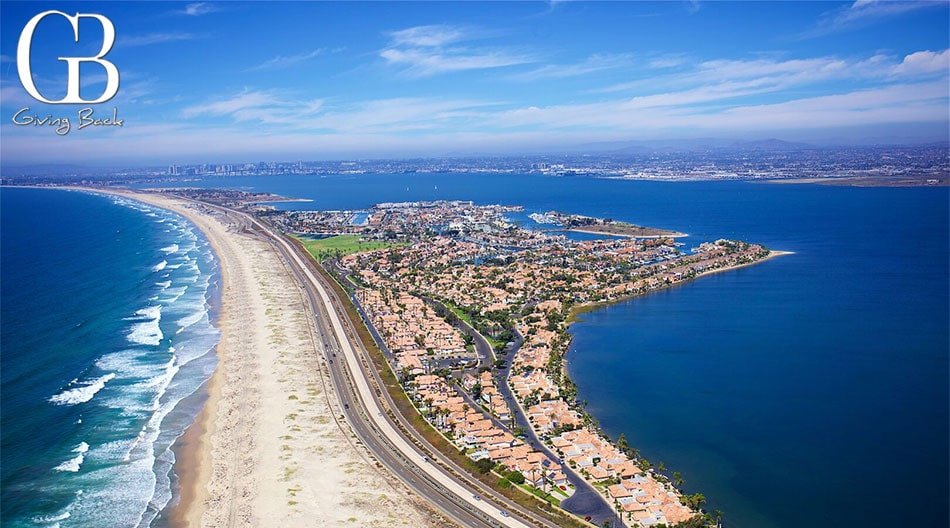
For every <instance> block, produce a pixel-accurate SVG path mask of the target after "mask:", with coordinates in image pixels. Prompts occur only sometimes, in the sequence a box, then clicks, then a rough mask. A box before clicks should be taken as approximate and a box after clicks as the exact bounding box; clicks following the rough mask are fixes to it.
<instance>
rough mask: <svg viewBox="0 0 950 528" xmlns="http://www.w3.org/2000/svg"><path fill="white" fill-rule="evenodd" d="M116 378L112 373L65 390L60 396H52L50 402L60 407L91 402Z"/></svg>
mask: <svg viewBox="0 0 950 528" xmlns="http://www.w3.org/2000/svg"><path fill="white" fill-rule="evenodd" d="M114 377H115V374H114V373H112V372H110V373H108V374H106V375H105V376H102V377H100V378H96V379H94V380H92V381H88V382H84V383H83V384H82V385H80V386H79V387H76V388H73V389H68V390H64V391H63V392H61V393H59V394H56V395H54V396H51V397H50V399H49V401H50V402H51V403H55V404H58V405H76V404H77V403H85V402H87V401H89V400H91V399H92V397H93V396H95V395H96V393H97V392H99V391H101V390H102V388H103V387H105V386H106V383H108V382H109V380H111V379H112V378H114Z"/></svg>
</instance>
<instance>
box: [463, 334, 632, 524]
mask: <svg viewBox="0 0 950 528" xmlns="http://www.w3.org/2000/svg"><path fill="white" fill-rule="evenodd" d="M515 335H516V339H515V346H514V347H512V349H511V351H510V352H508V356H507V359H508V361H507V364H506V365H505V368H503V369H499V370H498V371H497V373H496V379H495V385H496V386H497V387H498V392H500V393H501V395H502V396H503V397H504V398H505V400H506V401H507V402H508V407H509V408H511V425H512V427H514V426H516V425H517V426H520V427H521V428H522V429H523V430H524V431H525V435H526V436H527V437H528V438H527V441H528V443H529V444H531V446H532V447H534V448H535V449H537V450H539V451H541V452H543V453H544V454H546V455H547V456H549V457H550V458H551V459H553V460H560V458H559V457H558V456H557V453H555V452H554V451H552V450H551V449H549V448H548V446H547V445H545V444H544V442H542V441H541V439H540V438H539V437H538V435H537V434H536V433H535V432H534V429H533V428H532V427H531V423H530V422H529V421H528V417H527V416H526V414H525V411H524V408H522V406H521V403H520V402H519V401H518V400H517V398H516V397H515V395H514V393H513V392H512V390H511V386H510V385H509V384H508V378H509V376H510V375H511V363H512V362H513V360H514V358H515V355H516V354H517V353H518V350H519V349H520V348H521V345H522V344H523V343H524V337H523V336H522V335H521V333H520V332H518V331H517V330H515ZM476 339H478V338H476ZM561 467H562V469H563V471H564V474H565V475H566V476H567V480H568V481H570V483H571V484H573V485H574V494H573V495H571V496H570V497H568V498H567V499H565V500H564V501H562V502H561V507H562V508H564V509H565V510H567V511H569V512H571V513H573V514H574V515H577V516H580V517H585V518H586V517H590V518H591V520H592V521H593V522H594V523H597V524H601V523H603V522H604V521H610V522H611V524H612V526H618V527H619V526H624V524H623V520H622V519H621V518H620V517H619V516H618V515H617V511H616V510H615V509H614V508H613V507H612V506H611V505H610V503H609V502H608V501H607V499H606V498H604V496H603V495H601V494H600V493H598V492H597V490H595V489H594V487H593V486H591V485H590V483H588V482H587V481H586V480H584V478H583V477H581V476H580V475H578V474H577V473H576V472H575V471H574V470H572V469H571V467H570V466H569V465H568V464H565V463H563V461H562V463H561Z"/></svg>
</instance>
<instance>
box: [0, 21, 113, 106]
mask: <svg viewBox="0 0 950 528" xmlns="http://www.w3.org/2000/svg"><path fill="white" fill-rule="evenodd" d="M49 15H59V16H61V17H63V18H65V19H66V20H69V23H70V24H71V25H72V26H73V34H74V35H75V38H76V42H79V19H80V18H94V19H96V20H98V21H99V23H100V24H102V48H101V49H100V50H99V54H98V55H95V56H94V57H59V60H61V61H64V62H66V64H67V65H68V70H67V73H68V77H67V81H66V97H63V98H62V99H60V100H58V101H51V100H49V99H46V98H45V97H43V96H42V95H41V94H40V92H39V90H37V89H36V84H34V83H33V73H32V71H30V44H31V43H32V41H33V32H34V31H35V30H36V26H37V25H38V24H39V23H40V21H41V20H43V18H45V17H47V16H49ZM114 43H115V26H113V25H112V21H111V20H109V19H108V18H106V17H104V16H102V15H99V14H95V13H76V15H75V16H69V15H67V14H66V13H63V12H62V11H44V12H42V13H40V14H38V15H36V16H35V17H33V18H31V19H30V21H29V22H27V24H26V27H24V28H23V32H22V33H20V42H19V44H17V49H16V62H17V72H18V73H19V74H20V83H22V84H23V88H24V89H26V91H27V93H29V94H30V95H31V96H33V98H34V99H36V100H37V101H41V102H44V103H47V104H97V103H104V102H106V101H108V100H109V99H112V98H113V97H115V94H116V93H117V92H118V91H119V69H118V68H116V67H115V64H112V63H111V62H109V61H107V60H105V59H103V57H105V56H106V54H107V53H109V50H111V49H112V45H113V44H114ZM83 62H96V63H98V64H100V65H102V67H103V68H105V70H106V89H105V90H104V91H103V92H102V95H101V96H99V98H98V99H95V100H92V101H88V100H86V99H83V98H82V97H80V96H79V65H80V64H81V63H83Z"/></svg>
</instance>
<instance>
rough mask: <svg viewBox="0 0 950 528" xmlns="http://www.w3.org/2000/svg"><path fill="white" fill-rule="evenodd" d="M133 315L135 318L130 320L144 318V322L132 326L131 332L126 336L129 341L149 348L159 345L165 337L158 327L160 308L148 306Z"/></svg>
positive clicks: (160, 318) (160, 315)
mask: <svg viewBox="0 0 950 528" xmlns="http://www.w3.org/2000/svg"><path fill="white" fill-rule="evenodd" d="M135 315H136V316H137V317H133V318H131V319H133V320H134V319H139V318H144V319H145V320H144V321H141V322H138V323H135V324H134V325H132V330H131V331H129V335H128V339H129V341H131V342H133V343H136V344H139V345H151V346H155V345H157V344H159V343H161V342H162V338H163V337H165V336H164V335H163V334H162V329H161V328H160V327H159V322H160V321H161V320H162V307H161V306H149V307H148V308H143V309H141V310H139V311H137V312H135Z"/></svg>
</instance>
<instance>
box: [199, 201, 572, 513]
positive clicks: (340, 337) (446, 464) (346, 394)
mask: <svg viewBox="0 0 950 528" xmlns="http://www.w3.org/2000/svg"><path fill="white" fill-rule="evenodd" d="M196 203H198V204H200V205H201V206H202V207H206V208H212V209H214V210H217V211H218V212H220V213H222V214H224V215H225V216H227V217H228V218H230V219H231V220H232V221H233V222H234V223H235V224H236V225H237V226H239V228H241V229H242V230H244V231H247V232H249V233H250V234H253V235H255V236H259V237H261V238H263V239H266V240H268V241H270V242H271V243H272V244H273V246H274V247H275V248H276V249H277V250H278V251H279V252H280V253H281V255H282V256H283V257H284V259H285V261H286V262H287V264H288V268H289V269H290V270H291V272H292V273H293V274H294V275H295V277H296V278H297V280H298V281H299V283H300V285H301V286H302V287H303V290H304V292H305V293H306V298H307V302H308V304H309V305H310V308H311V311H312V312H313V314H314V319H315V322H316V328H317V332H318V333H319V340H320V341H322V345H323V349H324V350H325V353H326V356H327V357H326V359H327V363H328V366H329V371H330V375H331V379H332V382H333V384H334V386H335V389H336V391H337V396H338V398H339V400H340V403H341V405H343V413H344V415H345V416H346V418H347V421H348V422H349V424H350V426H351V427H352V428H353V430H354V432H355V433H356V435H357V436H358V437H359V439H360V440H361V441H362V442H363V443H364V444H365V445H366V446H367V448H368V449H369V450H370V451H371V452H372V453H373V455H374V456H375V457H376V458H377V460H379V462H380V463H381V464H382V465H384V466H386V467H387V468H388V469H389V470H390V471H392V472H393V474H395V475H396V476H397V477H398V478H399V479H400V480H402V481H403V482H404V483H405V484H406V485H408V486H409V487H410V488H411V489H413V490H414V491H416V492H417V493H418V494H419V495H420V496H422V497H423V498H425V499H426V500H427V501H428V502H429V503H431V504H432V505H433V506H435V507H436V508H438V509H439V510H441V511H442V512H444V513H445V514H446V515H447V516H449V517H450V518H452V519H453V520H455V521H456V522H458V523H459V524H461V525H462V526H467V527H468V526H471V527H483V526H485V527H509V528H528V527H544V528H552V527H554V526H555V525H554V524H553V523H551V522H550V521H547V520H546V519H543V518H541V517H539V516H538V515H536V514H533V513H532V512H530V511H528V510H526V509H524V508H522V507H521V506H519V505H517V504H515V503H513V502H511V501H510V500H509V499H507V498H505V497H501V496H498V495H497V494H495V493H494V492H493V491H492V490H490V489H486V488H484V486H483V485H482V484H481V483H478V482H477V481H475V480H474V479H472V478H471V477H468V476H465V473H464V470H462V469H461V468H459V467H458V466H456V465H455V464H454V463H452V462H451V461H449V460H448V459H446V458H445V457H443V456H442V455H441V453H438V452H437V451H435V450H434V449H433V450H432V451H431V453H427V452H424V451H423V450H422V449H420V447H419V446H418V445H417V442H418V443H422V444H423V445H426V444H425V442H424V441H421V440H420V439H419V438H418V437H416V438H415V440H416V442H414V441H413V438H409V437H408V436H407V434H406V433H405V431H408V432H409V433H410V434H411V435H413V436H415V434H414V431H413V430H412V429H411V426H409V424H407V423H405V421H404V419H403V418H402V416H401V415H400V414H399V411H398V410H396V409H395V407H394V406H393V404H392V401H387V403H388V405H389V406H390V407H391V408H392V409H393V412H392V415H390V413H388V412H386V409H384V408H383V405H382V403H381V400H388V399H389V394H388V393H387V392H386V391H385V390H383V391H378V390H377V389H374V388H373V386H372V383H371V381H370V380H371V379H375V381H376V386H377V387H382V383H381V380H380V379H379V377H378V373H376V372H375V369H373V368H372V367H370V366H369V365H367V364H366V363H365V362H364V361H363V360H361V357H360V354H359V353H358V352H357V349H356V347H360V346H361V345H359V344H357V345H356V347H354V339H353V338H352V337H351V335H350V333H348V332H347V331H346V324H345V322H344V321H343V320H342V318H341V316H340V313H339V312H338V310H337V309H336V307H335V306H334V302H336V303H340V302H342V301H341V300H340V299H338V298H337V296H336V294H335V292H333V291H332V290H330V289H329V287H328V286H327V285H326V284H324V282H323V278H322V277H318V273H315V271H314V270H313V267H312V266H313V264H312V261H311V258H310V256H309V255H307V254H306V253H304V252H303V249H302V248H300V247H299V246H297V245H296V244H294V243H292V242H288V240H287V239H286V238H285V237H284V236H283V235H281V234H279V233H277V232H275V231H274V230H272V229H271V228H270V227H269V226H266V225H265V224H263V223H262V222H260V221H258V220H257V219H255V218H253V217H251V216H249V215H247V214H244V213H241V212H238V211H234V210H232V209H228V208H224V207H219V206H212V205H209V204H207V203H204V202H196ZM314 337H315V338H318V336H314ZM393 415H394V416H395V418H394V416H393ZM394 420H398V421H399V424H396V423H395V422H394ZM400 429H402V430H400Z"/></svg>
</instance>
